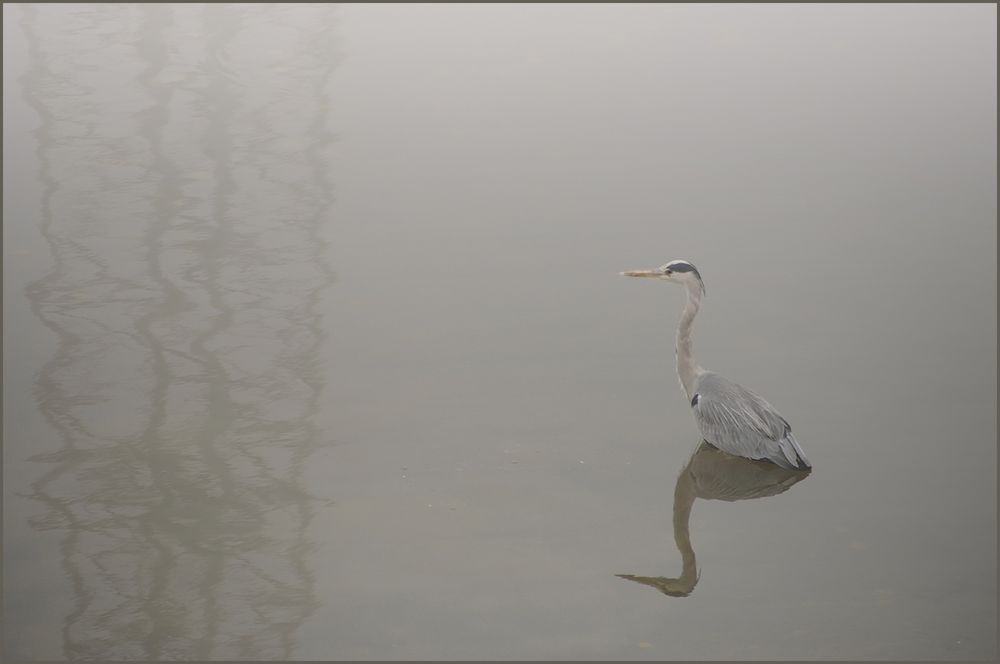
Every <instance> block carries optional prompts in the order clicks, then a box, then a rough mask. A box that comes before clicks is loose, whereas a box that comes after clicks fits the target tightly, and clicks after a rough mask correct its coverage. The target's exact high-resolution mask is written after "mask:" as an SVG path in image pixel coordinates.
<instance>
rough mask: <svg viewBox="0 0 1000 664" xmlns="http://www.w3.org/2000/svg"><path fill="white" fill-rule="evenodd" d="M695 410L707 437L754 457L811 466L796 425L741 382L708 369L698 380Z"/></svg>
mask: <svg viewBox="0 0 1000 664" xmlns="http://www.w3.org/2000/svg"><path fill="white" fill-rule="evenodd" d="M696 392H697V397H696V398H695V399H693V400H692V410H693V411H694V417H695V420H696V421H697V423H698V428H699V429H700V430H701V434H702V436H704V438H705V440H706V441H708V442H709V443H711V444H712V445H714V446H715V447H718V448H719V449H721V450H723V451H725V452H729V453H730V454H735V455H736V456H741V457H747V458H750V459H767V460H769V461H772V462H774V463H776V464H778V465H779V466H781V467H782V468H811V467H812V465H811V464H810V463H809V460H808V459H806V456H805V454H804V453H803V452H802V448H801V447H800V446H799V443H798V441H796V440H795V436H793V435H792V428H791V426H789V424H788V422H787V421H786V420H785V418H783V417H782V416H781V415H780V414H779V413H778V411H777V410H775V409H774V406H772V405H771V404H769V403H768V402H767V401H765V400H764V399H762V398H761V397H759V396H757V395H756V394H754V393H753V392H751V391H750V390H748V389H746V388H745V387H743V386H741V385H737V384H736V383H733V382H731V381H729V380H726V379H725V378H723V377H722V376H720V375H718V374H713V373H706V374H703V375H702V376H701V378H699V380H698V384H697V389H696Z"/></svg>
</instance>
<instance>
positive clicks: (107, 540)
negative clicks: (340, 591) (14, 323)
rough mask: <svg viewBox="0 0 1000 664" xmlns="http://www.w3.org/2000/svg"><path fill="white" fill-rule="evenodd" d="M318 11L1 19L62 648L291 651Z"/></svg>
mask: <svg viewBox="0 0 1000 664" xmlns="http://www.w3.org/2000/svg"><path fill="white" fill-rule="evenodd" d="M335 11H336V8H335V7H332V6H329V5H305V6H300V7H298V8H297V9H296V10H295V11H288V10H287V8H281V7H280V6H277V5H218V6H216V5H207V6H203V5H156V4H154V5H130V6H113V5H82V6H59V5H53V6H44V5H35V6H24V7H22V12H21V13H22V16H23V23H24V30H25V33H26V35H27V39H28V46H29V56H30V62H29V68H28V71H27V72H26V74H25V77H24V80H23V85H24V90H25V95H26V98H27V99H28V101H29V103H30V104H31V105H32V107H33V108H34V109H35V110H36V111H37V113H38V114H39V116H40V125H39V127H38V129H37V130H36V137H37V141H38V156H39V160H40V164H41V167H40V172H39V179H40V181H41V183H42V208H41V220H40V230H41V232H42V234H43V236H44V238H45V240H46V242H47V243H48V247H49V249H50V251H51V255H52V260H53V263H54V265H53V267H52V269H51V271H50V272H49V273H48V274H47V275H46V276H45V277H43V278H41V279H39V280H38V281H36V282H34V283H32V284H31V285H30V286H29V287H28V290H27V295H28V298H29V299H30V301H31V304H32V307H33V309H34V311H35V313H36V315H37V316H38V317H39V318H40V319H41V320H42V321H43V323H44V324H45V325H46V326H47V327H48V329H50V330H51V331H52V332H54V333H55V335H56V336H57V339H58V347H57V350H56V352H55V354H54V356H53V357H52V358H51V359H50V360H49V361H48V362H47V363H46V364H45V365H44V367H43V369H42V370H41V372H40V374H39V376H38V380H37V383H36V397H37V402H38V404H39V407H40V408H41V410H42V412H43V414H44V416H45V418H46V420H47V421H48V422H49V423H50V424H51V425H52V427H54V429H55V430H56V431H57V432H58V434H59V437H60V446H61V447H60V449H59V451H57V452H55V453H51V454H46V455H40V456H37V457H34V460H35V461H37V462H39V463H43V464H45V466H46V468H45V470H44V473H43V474H42V475H41V476H40V477H39V479H38V480H37V481H36V482H35V483H34V484H33V492H32V497H33V498H34V499H35V500H36V501H37V502H38V504H39V505H41V506H42V508H43V512H44V513H43V515H42V516H40V517H39V518H37V519H36V520H35V521H34V522H33V525H34V526H35V527H36V528H39V529H48V530H52V531H56V532H58V533H60V536H61V560H62V566H63V569H64V571H65V574H66V577H67V578H68V580H69V584H70V586H71V589H72V596H73V598H74V608H73V610H72V611H71V612H70V613H68V614H67V615H66V616H65V619H64V626H63V652H64V655H65V656H66V657H67V658H70V659H80V658H88V659H95V658H96V659H126V658H139V659H178V658H184V659H192V658H193V659H240V658H253V659H287V658H289V657H291V655H292V652H293V648H294V634H295V630H296V628H297V627H298V626H299V625H300V624H301V623H302V622H303V621H304V620H305V619H306V618H307V617H308V616H309V615H310V614H311V613H312V612H313V611H315V609H316V608H317V600H316V597H315V595H314V591H313V577H312V573H311V571H310V567H309V558H308V554H309V549H310V542H309V524H310V521H311V520H312V518H313V514H314V511H315V509H316V508H317V506H318V505H320V504H322V503H321V502H320V499H319V498H318V497H316V496H313V495H311V494H310V493H309V492H308V491H307V489H306V488H305V487H304V485H303V479H302V474H303V468H304V464H305V463H306V462H307V459H308V458H309V456H310V454H311V453H312V452H313V451H314V450H315V449H316V448H317V447H318V446H319V445H321V444H322V441H321V439H320V431H319V430H318V428H317V425H316V422H315V416H316V414H317V409H318V404H319V399H320V395H321V391H322V389H323V379H322V374H321V373H320V370H319V368H318V367H319V365H320V361H319V351H320V346H321V344H322V343H323V340H324V333H323V326H322V322H321V313H320V303H319V298H320V297H321V294H322V292H323V290H324V289H325V288H326V287H327V286H328V285H330V284H331V283H332V280H333V275H332V272H331V271H330V268H329V267H328V265H327V264H326V262H325V258H324V252H325V245H324V242H323V239H322V235H321V228H322V225H323V224H324V223H325V222H327V220H328V218H329V213H330V205H331V200H332V199H331V190H332V185H331V183H330V182H329V177H328V172H327V160H326V156H325V150H326V149H327V147H328V146H329V144H330V138H331V137H330V135H329V134H328V133H327V132H326V131H325V129H324V126H325V121H326V114H327V112H328V111H329V103H328V99H327V93H326V84H327V82H328V80H329V78H330V76H331V73H332V71H333V69H334V64H335V63H334V59H335V53H334V51H333V46H332V39H331V34H332V30H333V18H334V14H335Z"/></svg>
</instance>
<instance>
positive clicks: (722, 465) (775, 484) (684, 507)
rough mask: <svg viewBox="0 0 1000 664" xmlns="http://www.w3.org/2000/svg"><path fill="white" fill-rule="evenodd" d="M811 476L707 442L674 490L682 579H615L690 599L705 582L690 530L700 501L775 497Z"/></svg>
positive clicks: (692, 460) (680, 476)
mask: <svg viewBox="0 0 1000 664" xmlns="http://www.w3.org/2000/svg"><path fill="white" fill-rule="evenodd" d="M810 472H811V471H808V470H807V471H800V470H788V469H785V468H781V467H780V466H777V465H775V464H773V463H769V462H766V461H754V460H752V459H744V458H741V457H737V456H733V455H731V454H727V453H725V452H723V451H721V450H718V449H716V448H715V447H712V446H711V445H709V444H708V443H705V442H703V443H702V444H701V445H700V446H699V447H698V449H697V450H696V451H695V453H694V454H693V455H692V456H691V459H690V460H689V461H688V463H687V465H686V466H685V467H684V470H682V471H681V474H680V475H679V476H678V477H677V483H676V484H675V485H674V518H673V526H674V541H675V542H676V544H677V550H678V551H680V553H681V561H682V568H681V575H680V576H679V577H666V576H635V575H633V574H617V575H616V576H618V577H621V578H623V579H628V580H629V581H635V582H636V583H641V584H643V585H646V586H651V587H653V588H656V589H657V590H659V591H660V592H661V593H663V594H665V595H670V596H671V597H687V596H688V595H690V594H691V592H692V591H693V590H694V587H695V586H696V585H697V584H698V580H699V578H700V574H699V573H698V571H697V562H696V559H695V554H694V548H693V547H692V546H691V532H690V528H689V522H690V519H691V508H692V507H693V506H694V501H695V499H696V498H701V499H703V500H726V501H730V502H733V501H737V500H753V499H756V498H766V497H768V496H776V495H778V494H779V493H784V492H785V491H788V489H790V488H791V487H792V486H793V485H794V484H797V483H798V482H801V481H802V480H804V479H805V478H807V477H809V474H810Z"/></svg>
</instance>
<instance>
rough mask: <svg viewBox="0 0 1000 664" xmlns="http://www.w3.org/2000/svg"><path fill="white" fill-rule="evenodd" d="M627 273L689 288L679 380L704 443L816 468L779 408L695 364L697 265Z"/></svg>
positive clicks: (679, 339) (679, 337)
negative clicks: (692, 343)
mask: <svg viewBox="0 0 1000 664" xmlns="http://www.w3.org/2000/svg"><path fill="white" fill-rule="evenodd" d="M623 274H625V275H627V276H633V277H654V278H659V279H665V280H668V281H673V282H675V283H681V284H682V285H684V286H685V287H686V290H687V302H686V303H685V305H684V312H683V313H682V314H681V321H680V325H679V326H678V328H677V375H678V377H679V378H680V381H681V387H682V388H683V389H684V393H685V394H686V395H687V398H688V401H689V403H690V404H691V412H692V413H693V414H694V419H695V422H697V424H698V428H699V429H700V430H701V434H702V436H703V437H704V439H705V441H706V442H708V443H710V444H712V445H713V446H715V447H717V448H719V449H721V450H723V451H725V452H728V453H730V454H734V455H736V456H741V457H746V458H748V459H766V460H768V461H771V462H773V463H776V464H777V465H779V466H781V467H782V468H799V469H806V468H811V467H812V465H811V464H810V463H809V460H808V459H806V456H805V453H803V451H802V448H801V447H800V446H799V443H798V441H796V440H795V437H794V436H793V435H792V428H791V426H789V424H788V422H787V421H786V420H785V418H783V417H782V416H781V415H780V414H779V413H778V411H777V410H775V408H774V406H772V405H771V404H769V403H768V402H767V401H765V400H764V399H763V398H761V397H759V396H758V395H756V394H754V393H753V392H751V391H750V390H748V389H746V388H745V387H743V386H742V385H737V384H736V383H734V382H732V381H730V380H727V379H725V378H723V377H722V376H720V375H719V374H717V373H713V372H711V371H706V370H705V369H703V368H702V367H701V366H699V365H698V363H697V362H696V361H695V359H694V353H693V351H692V348H691V324H692V322H693V321H694V317H695V316H696V315H697V314H698V309H699V308H700V307H701V298H702V296H703V295H704V293H705V285H704V282H702V279H701V275H700V274H699V273H698V270H697V269H695V267H694V265H692V264H691V263H690V262H688V261H671V262H670V263H667V264H666V265H664V266H663V267H662V268H660V269H659V270H642V271H635V272H625V273H623Z"/></svg>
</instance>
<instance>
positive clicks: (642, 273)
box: [622, 270, 663, 277]
mask: <svg viewBox="0 0 1000 664" xmlns="http://www.w3.org/2000/svg"><path fill="white" fill-rule="evenodd" d="M622 276H624V277H661V276H663V273H662V272H659V271H657V270H629V271H628V272H622Z"/></svg>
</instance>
